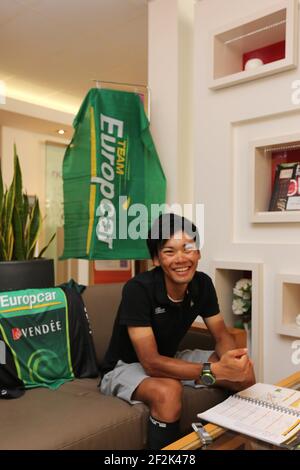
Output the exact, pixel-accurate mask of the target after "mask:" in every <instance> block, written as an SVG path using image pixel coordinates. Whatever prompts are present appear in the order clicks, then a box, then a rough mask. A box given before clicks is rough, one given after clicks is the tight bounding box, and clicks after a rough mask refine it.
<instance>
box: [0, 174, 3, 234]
mask: <svg viewBox="0 0 300 470" xmlns="http://www.w3.org/2000/svg"><path fill="white" fill-rule="evenodd" d="M3 201H4V185H3V178H2V171H1V165H0V233H2V223H1V221H2V219H1V214H2V208H3Z"/></svg>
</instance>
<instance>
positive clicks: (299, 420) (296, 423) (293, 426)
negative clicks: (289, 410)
mask: <svg viewBox="0 0 300 470" xmlns="http://www.w3.org/2000/svg"><path fill="white" fill-rule="evenodd" d="M299 423H300V419H297V420H296V421H295V422H294V423H293V424H292V425H291V426H290V427H289V428H288V429H287V430H286V431H284V432H283V433H282V436H286V435H287V434H289V433H290V432H291V431H292V430H293V429H295V428H296V427H297V426H298V424H299Z"/></svg>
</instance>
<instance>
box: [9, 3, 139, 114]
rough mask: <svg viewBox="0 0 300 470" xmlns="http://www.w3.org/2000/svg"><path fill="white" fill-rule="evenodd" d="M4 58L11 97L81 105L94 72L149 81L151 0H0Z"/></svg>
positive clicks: (71, 108)
mask: <svg viewBox="0 0 300 470" xmlns="http://www.w3.org/2000/svg"><path fill="white" fill-rule="evenodd" d="M0 58H1V60H0V80H3V81H4V82H5V85H6V94H7V97H9V98H13V99H16V100H20V101H25V102H30V103H34V104H39V105H43V106H46V107H49V108H53V109H58V110H60V111H66V112H71V113H75V112H76V110H77V109H78V107H79V105H80V103H81V102H82V100H83V98H84V96H85V94H86V92H87V91H88V89H89V88H91V87H92V86H94V84H93V82H92V80H93V79H100V80H102V81H116V82H122V83H137V84H146V83H147V0H0ZM0 111H1V105H0Z"/></svg>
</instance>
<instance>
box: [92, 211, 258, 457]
mask: <svg viewBox="0 0 300 470" xmlns="http://www.w3.org/2000/svg"><path fill="white" fill-rule="evenodd" d="M147 245H148V249H149V252H150V255H151V258H152V260H153V263H154V266H155V269H153V270H151V271H147V272H144V273H141V274H139V275H137V276H135V277H134V278H133V279H131V280H130V281H129V282H127V284H126V285H125V286H124V289H123V293H122V300H121V304H120V307H119V310H118V314H117V317H116V320H115V324H114V329H113V334H112V338H111V341H110V345H109V348H108V350H107V352H106V355H105V359H104V364H103V367H102V381H101V391H102V393H105V394H107V395H114V396H118V397H119V398H122V399H123V400H126V401H127V402H129V403H131V404H134V403H138V402H143V403H146V404H147V405H148V406H149V409H150V417H149V424H148V447H149V448H150V449H161V448H162V447H164V446H165V445H167V444H168V443H170V442H172V441H174V440H176V439H177V438H178V437H179V418H180V415H181V408H182V391H183V386H184V385H186V384H187V383H188V384H189V385H191V384H193V385H194V386H196V387H197V386H201V385H202V386H221V387H226V388H229V389H231V390H235V391H237V390H242V389H243V388H246V387H248V386H250V385H252V384H253V383H254V382H255V379H254V372H253V365H252V362H251V360H250V359H249V357H248V356H247V350H246V349H236V345H235V342H234V339H233V338H232V336H231V335H230V333H229V332H228V330H227V328H226V326H225V324H224V321H223V318H222V315H221V314H220V312H219V306H218V300H217V296H216V292H215V289H214V286H213V284H212V281H211V279H210V277H209V276H207V275H206V274H204V273H203V272H198V271H197V265H198V262H199V260H200V250H199V234H198V231H197V228H196V227H195V225H194V224H192V223H191V222H190V221H188V220H187V219H185V218H184V217H179V216H177V215H175V214H164V215H161V216H160V217H159V218H158V219H156V221H155V222H154V224H153V226H152V228H151V230H150V232H149V235H148V240H147ZM198 315H201V316H202V318H203V319H204V321H205V323H206V325H207V327H208V329H209V331H210V333H211V334H212V335H213V337H214V339H215V341H216V347H215V351H202V350H200V349H197V350H193V351H190V350H186V351H181V352H178V346H179V344H180V341H181V340H182V338H183V337H184V335H185V334H186V332H187V331H188V329H189V328H190V326H191V324H192V323H193V321H194V320H195V319H196V317H197V316H198Z"/></svg>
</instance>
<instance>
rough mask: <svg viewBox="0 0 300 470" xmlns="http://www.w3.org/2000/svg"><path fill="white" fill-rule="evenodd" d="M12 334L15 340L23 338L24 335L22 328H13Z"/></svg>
mask: <svg viewBox="0 0 300 470" xmlns="http://www.w3.org/2000/svg"><path fill="white" fill-rule="evenodd" d="M11 334H12V337H13V340H14V341H17V340H18V339H20V338H21V336H22V331H21V330H20V328H13V329H12V330H11Z"/></svg>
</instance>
